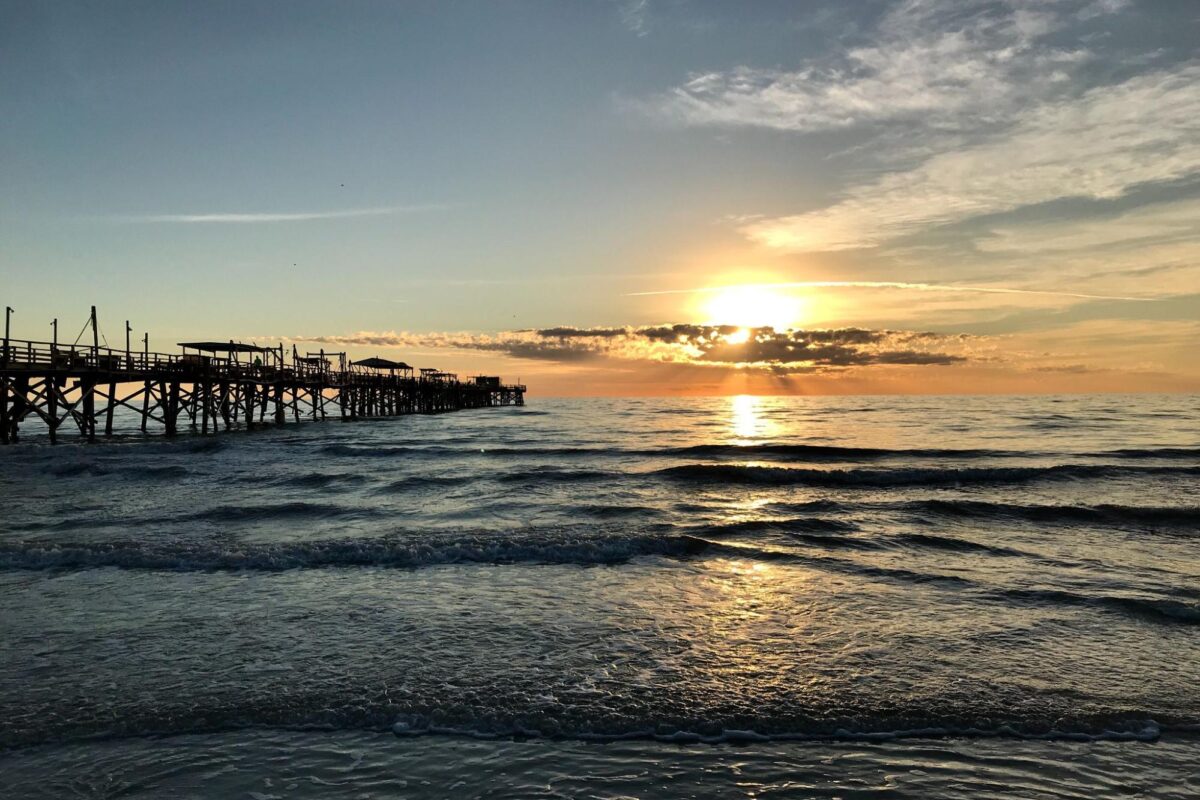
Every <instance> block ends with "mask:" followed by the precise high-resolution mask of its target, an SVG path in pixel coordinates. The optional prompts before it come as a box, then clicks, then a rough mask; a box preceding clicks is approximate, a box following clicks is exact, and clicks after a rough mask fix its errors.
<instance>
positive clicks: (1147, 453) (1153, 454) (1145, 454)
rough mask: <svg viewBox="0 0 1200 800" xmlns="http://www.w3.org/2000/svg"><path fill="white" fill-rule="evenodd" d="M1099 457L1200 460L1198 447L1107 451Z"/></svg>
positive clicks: (1199, 448)
mask: <svg viewBox="0 0 1200 800" xmlns="http://www.w3.org/2000/svg"><path fill="white" fill-rule="evenodd" d="M1099 455H1102V456H1108V457H1111V458H1162V459H1169V458H1181V459H1200V447H1151V448H1123V449H1120V450H1109V451H1107V452H1105V453H1100V454H1099Z"/></svg>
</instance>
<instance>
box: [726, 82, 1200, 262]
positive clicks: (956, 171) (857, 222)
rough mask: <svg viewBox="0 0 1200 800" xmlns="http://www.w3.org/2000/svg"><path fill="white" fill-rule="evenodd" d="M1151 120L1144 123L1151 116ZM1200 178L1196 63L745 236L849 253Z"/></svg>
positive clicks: (1036, 116) (1108, 90)
mask: <svg viewBox="0 0 1200 800" xmlns="http://www.w3.org/2000/svg"><path fill="white" fill-rule="evenodd" d="M1148 109H1152V110H1153V112H1152V115H1151V117H1150V118H1149V119H1148V118H1147V110H1148ZM1196 174H1200V65H1195V64H1191V65H1187V66H1183V67H1180V68H1178V69H1175V70H1169V71H1159V72H1154V73H1151V74H1148V75H1140V76H1138V77H1135V78H1131V79H1130V80H1128V81H1126V82H1124V83H1122V84H1119V85H1116V86H1105V87H1101V88H1097V89H1093V90H1091V91H1088V92H1086V93H1085V94H1084V95H1083V96H1082V97H1080V98H1078V99H1075V100H1071V101H1064V102H1059V103H1050V104H1047V105H1044V106H1040V107H1038V108H1036V109H1034V110H1032V111H1031V112H1029V113H1028V114H1027V115H1025V117H1024V119H1023V120H1022V121H1021V122H1020V124H1018V125H1017V126H1016V127H1015V128H1014V129H1013V130H1012V131H1011V132H1010V133H1008V134H1007V135H1006V136H1003V137H999V138H997V139H994V140H991V141H986V142H983V143H981V144H977V145H974V146H970V147H964V148H961V149H957V150H951V151H948V152H944V153H941V154H939V155H936V156H934V157H932V158H930V159H929V160H928V161H926V162H925V163H923V164H921V165H919V166H917V167H916V168H914V169H911V170H907V171H902V172H896V173H893V174H890V175H886V176H884V177H883V178H880V179H879V180H876V181H873V182H871V183H868V184H864V185H860V186H856V187H854V188H852V189H850V190H849V191H847V192H846V193H845V196H844V199H842V200H841V201H839V202H837V203H835V204H833V205H831V206H829V207H827V208H823V209H820V210H816V211H810V212H807V213H804V214H798V215H793V216H787V217H780V218H774V219H760V220H755V221H752V222H748V223H746V224H745V225H743V226H742V228H741V229H742V231H743V232H744V233H745V234H746V235H747V236H748V237H750V238H751V239H753V240H755V241H757V242H760V243H762V244H764V245H767V246H768V247H772V248H777V249H782V250H792V251H808V250H845V249H851V248H861V247H871V246H874V245H878V244H880V243H882V242H884V241H886V240H888V239H892V238H895V237H899V236H903V235H906V234H911V233H915V232H918V231H921V230H923V229H926V228H930V227H933V226H938V225H944V224H947V223H953V222H959V221H962V220H966V219H969V218H971V217H976V216H981V215H986V214H995V213H999V212H1005V211H1012V210H1014V209H1017V208H1021V207H1023V206H1029V205H1034V204H1039V203H1045V202H1048V201H1051V200H1057V199H1060V198H1067V197H1076V198H1089V199H1112V198H1117V197H1121V196H1123V195H1125V194H1126V193H1127V192H1129V191H1130V190H1132V189H1134V188H1136V187H1141V186H1145V185H1146V184H1152V183H1163V182H1170V181H1178V180H1181V179H1184V178H1188V177H1191V176H1194V175H1196Z"/></svg>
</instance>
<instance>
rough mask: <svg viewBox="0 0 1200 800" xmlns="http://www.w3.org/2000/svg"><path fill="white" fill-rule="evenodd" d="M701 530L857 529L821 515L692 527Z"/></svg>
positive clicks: (734, 533)
mask: <svg viewBox="0 0 1200 800" xmlns="http://www.w3.org/2000/svg"><path fill="white" fill-rule="evenodd" d="M691 530H694V531H702V532H703V533H704V535H705V536H718V537H719V536H738V535H741V534H746V533H759V532H764V531H765V532H771V531H781V532H788V533H790V532H825V533H830V532H837V533H843V532H849V531H855V530H858V526H857V525H855V524H854V523H852V522H846V521H844V520H840V519H826V518H823V517H796V518H791V519H749V520H742V521H740V522H726V523H718V524H713V525H704V526H700V527H697V528H693V529H691Z"/></svg>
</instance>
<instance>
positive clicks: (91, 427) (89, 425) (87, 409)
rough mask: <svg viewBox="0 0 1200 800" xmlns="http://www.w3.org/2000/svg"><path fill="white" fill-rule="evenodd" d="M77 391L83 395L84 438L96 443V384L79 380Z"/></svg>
mask: <svg viewBox="0 0 1200 800" xmlns="http://www.w3.org/2000/svg"><path fill="white" fill-rule="evenodd" d="M93 313H94V312H93ZM79 391H80V392H81V393H82V395H83V397H82V405H83V428H84V431H83V432H84V436H86V437H87V440H88V441H89V442H94V441H96V384H95V382H94V381H92V380H90V379H88V380H80V382H79Z"/></svg>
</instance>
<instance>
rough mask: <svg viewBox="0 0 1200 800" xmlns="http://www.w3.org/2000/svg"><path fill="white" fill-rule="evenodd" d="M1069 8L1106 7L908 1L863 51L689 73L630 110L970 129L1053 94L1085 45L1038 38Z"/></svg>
mask: <svg viewBox="0 0 1200 800" xmlns="http://www.w3.org/2000/svg"><path fill="white" fill-rule="evenodd" d="M1066 7H1074V8H1077V9H1080V10H1082V9H1084V8H1087V9H1093V10H1095V11H1096V13H1101V12H1103V10H1104V9H1103V8H1101V7H1099V6H1095V5H1094V4H1092V5H1089V4H1087V3H1086V2H1082V1H1081V0H1068V2H1067V3H1064V4H1061V5H1060V6H1059V7H1051V6H1049V5H1048V4H1045V3H1035V2H1022V0H1014V2H1012V3H1004V4H997V3H991V2H984V1H983V0H953V1H952V2H936V1H935V2H928V1H927V0H925V1H922V0H911V1H910V2H905V3H901V4H899V5H898V6H897V7H895V8H894V9H893V10H892V11H891V12H890V13H889V14H887V15H885V16H884V18H883V19H882V20H881V21H880V22H879V25H878V32H877V36H876V39H875V41H874V42H873V43H872V44H870V45H868V46H861V47H855V48H851V49H848V50H845V51H841V52H839V53H837V54H836V55H834V56H832V57H829V58H826V59H823V60H819V61H814V62H808V63H806V64H804V65H802V66H800V67H799V68H797V69H795V70H779V69H762V68H755V67H749V66H741V67H738V68H735V69H733V70H729V71H724V72H709V73H702V74H696V75H693V76H691V78H690V79H689V80H688V81H687V82H686V83H684V84H683V85H681V86H679V87H676V88H675V89H672V90H670V91H669V92H666V93H664V94H660V95H657V96H654V97H651V98H649V99H647V100H644V101H641V102H635V103H634V106H635V107H637V108H639V109H641V110H643V111H645V112H648V113H650V114H652V115H654V116H657V117H659V118H663V119H666V120H669V121H673V122H677V123H681V124H685V125H715V126H726V127H765V128H775V129H780V130H789V131H818V130H828V129H836V128H844V127H848V126H851V125H857V124H864V123H880V122H898V121H906V120H908V121H913V122H919V123H920V124H921V125H923V126H927V127H936V128H942V129H946V128H959V127H962V126H964V125H969V126H971V127H978V126H980V125H985V124H989V123H995V122H996V121H997V120H1001V119H1003V118H1004V117H1005V116H1006V115H1007V114H1010V113H1012V112H1013V111H1014V109H1016V108H1018V107H1020V106H1022V105H1025V104H1027V103H1029V102H1030V101H1031V100H1036V99H1039V98H1046V97H1053V96H1055V95H1056V94H1057V93H1058V92H1060V90H1061V89H1062V88H1063V86H1064V85H1065V84H1066V83H1067V82H1068V80H1069V78H1070V77H1071V75H1072V73H1073V72H1074V71H1075V69H1076V68H1077V67H1078V65H1080V64H1081V63H1083V62H1085V61H1086V60H1088V58H1089V54H1088V53H1087V51H1085V50H1082V49H1076V48H1071V49H1063V48H1061V47H1057V46H1053V45H1051V44H1048V43H1047V38H1048V34H1050V33H1051V32H1053V31H1055V30H1056V29H1058V28H1059V27H1061V26H1062V25H1063V24H1064V22H1065V20H1066V17H1067V14H1066V13H1065V11H1066ZM1112 10H1114V11H1115V10H1118V9H1116V8H1114V9H1112Z"/></svg>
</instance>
